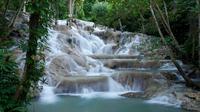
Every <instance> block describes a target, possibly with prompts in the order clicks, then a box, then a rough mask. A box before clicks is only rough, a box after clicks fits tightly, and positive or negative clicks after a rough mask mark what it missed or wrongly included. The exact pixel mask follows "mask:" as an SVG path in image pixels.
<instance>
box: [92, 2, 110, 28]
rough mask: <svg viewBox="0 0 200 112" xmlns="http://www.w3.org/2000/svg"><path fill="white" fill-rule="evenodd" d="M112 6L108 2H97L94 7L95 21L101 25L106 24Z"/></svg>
mask: <svg viewBox="0 0 200 112" xmlns="http://www.w3.org/2000/svg"><path fill="white" fill-rule="evenodd" d="M109 9H110V5H109V4H108V2H97V3H95V4H94V5H93V6H92V13H91V14H92V15H93V20H94V21H96V22H97V23H99V24H104V23H105V21H104V20H105V19H106V17H107V14H108V13H109Z"/></svg>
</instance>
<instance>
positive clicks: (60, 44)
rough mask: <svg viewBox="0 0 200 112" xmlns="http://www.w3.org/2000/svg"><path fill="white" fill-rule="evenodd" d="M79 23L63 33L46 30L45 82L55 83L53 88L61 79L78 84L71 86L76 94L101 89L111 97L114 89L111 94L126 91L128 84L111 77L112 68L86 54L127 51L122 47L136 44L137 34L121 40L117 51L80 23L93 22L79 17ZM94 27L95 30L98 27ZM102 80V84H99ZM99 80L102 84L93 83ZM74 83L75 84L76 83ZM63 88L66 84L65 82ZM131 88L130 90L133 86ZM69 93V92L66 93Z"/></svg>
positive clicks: (128, 89) (126, 48)
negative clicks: (127, 39) (128, 40)
mask: <svg viewBox="0 0 200 112" xmlns="http://www.w3.org/2000/svg"><path fill="white" fill-rule="evenodd" d="M81 22H82V23H81ZM58 23H59V24H60V25H64V24H65V21H59V22H58ZM80 23H81V24H82V26H81V27H78V28H77V26H76V27H75V26H72V28H68V29H67V31H66V32H65V33H62V32H60V31H56V30H52V29H50V30H49V40H48V43H49V48H50V51H46V73H47V76H48V77H49V78H48V79H49V80H51V81H49V83H50V84H49V85H51V86H53V87H55V90H56V89H57V88H58V87H60V86H61V85H62V86H63V85H65V83H66V84H68V83H70V84H73V83H74V85H77V84H78V85H79V86H78V89H80V90H74V93H73V92H72V93H73V94H80V95H81V94H82V95H85V94H91V93H97V92H104V94H106V96H109V95H108V94H109V93H111V94H112V95H110V96H112V97H113V93H116V95H115V96H117V94H119V93H123V92H126V91H130V88H127V87H125V86H123V85H122V84H120V83H118V82H117V81H116V80H114V79H113V78H112V77H111V75H112V74H113V73H114V70H112V69H109V68H106V67H105V66H104V64H103V63H102V62H101V61H100V60H97V59H93V58H91V57H89V56H87V55H95V54H108V55H109V54H114V53H115V54H124V53H122V52H123V51H125V52H127V51H126V50H129V49H130V48H131V46H132V44H139V41H140V40H139V38H138V37H136V39H135V40H134V41H132V42H131V43H127V44H125V48H119V50H118V51H114V50H113V49H112V47H113V46H115V44H112V43H108V44H105V43H104V41H103V40H102V39H100V38H99V37H98V36H95V35H93V34H90V33H89V32H86V31H84V30H83V29H84V26H93V24H92V23H89V22H83V21H80ZM95 29H96V30H97V31H98V30H99V29H98V28H95ZM125 54H128V53H125ZM95 76H98V77H99V78H96V77H95ZM88 77H90V78H88ZM101 77H106V78H101ZM75 78H76V80H75ZM106 81H107V84H106V85H105V84H104V85H103V84H101V83H105V82H106ZM99 84H100V85H103V86H95V85H99ZM81 85H84V86H81ZM104 86H107V87H104ZM74 87H75V88H76V87H77V86H74ZM47 88H51V87H47ZM63 88H67V86H64V87H63ZM75 88H74V89H75ZM105 88H108V89H105ZM131 90H132V91H134V88H132V89H131ZM45 91H46V89H45ZM70 91H71V90H70ZM137 91H138V88H137ZM44 93H45V92H44ZM58 93H59V94H67V93H66V92H64V93H62V92H61V93H60V91H59V92H58ZM72 93H71V92H70V94H72ZM42 96H43V95H42Z"/></svg>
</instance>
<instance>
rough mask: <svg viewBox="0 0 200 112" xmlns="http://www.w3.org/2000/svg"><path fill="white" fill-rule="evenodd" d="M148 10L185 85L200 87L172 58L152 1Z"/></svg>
mask: <svg viewBox="0 0 200 112" xmlns="http://www.w3.org/2000/svg"><path fill="white" fill-rule="evenodd" d="M150 10H151V13H152V16H153V18H154V20H155V24H156V27H157V30H158V32H159V34H160V37H161V39H162V41H163V43H164V44H165V46H166V48H167V51H168V52H167V53H168V54H169V55H170V59H171V60H172V62H173V63H174V65H175V66H176V68H177V69H178V71H179V73H180V75H181V76H182V77H183V79H184V80H185V81H186V85H187V86H189V87H195V88H197V89H200V86H199V85H198V84H196V83H194V82H193V81H192V80H191V79H190V78H188V77H187V75H186V74H185V73H184V71H183V69H182V68H181V66H180V65H179V64H178V62H177V61H176V59H175V58H174V56H173V52H172V50H171V49H170V47H169V46H168V44H167V42H166V41H165V39H164V35H163V33H162V31H161V29H160V26H159V23H158V20H157V18H156V16H155V13H154V10H153V7H152V1H151V3H150Z"/></svg>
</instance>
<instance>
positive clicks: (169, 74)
mask: <svg viewBox="0 0 200 112" xmlns="http://www.w3.org/2000/svg"><path fill="white" fill-rule="evenodd" d="M161 74H162V75H163V76H164V77H165V78H166V79H167V80H173V81H175V80H178V77H177V75H176V73H173V72H161Z"/></svg>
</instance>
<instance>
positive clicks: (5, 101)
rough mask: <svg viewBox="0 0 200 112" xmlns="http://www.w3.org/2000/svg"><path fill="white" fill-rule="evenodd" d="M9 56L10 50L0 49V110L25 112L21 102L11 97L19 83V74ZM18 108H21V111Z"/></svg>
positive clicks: (10, 54) (10, 55) (2, 111)
mask: <svg viewBox="0 0 200 112" xmlns="http://www.w3.org/2000/svg"><path fill="white" fill-rule="evenodd" d="M11 57H12V53H11V52H8V51H6V50H5V49H0V79H1V80H0V90H1V91H0V112H25V108H24V107H23V106H22V104H20V103H18V102H16V101H15V100H14V98H13V96H14V95H15V92H16V88H17V85H18V84H19V76H18V75H17V74H18V73H17V64H16V63H15V62H14V60H13V59H12V58H11ZM19 108H21V109H22V108H23V111H22V110H19Z"/></svg>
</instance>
